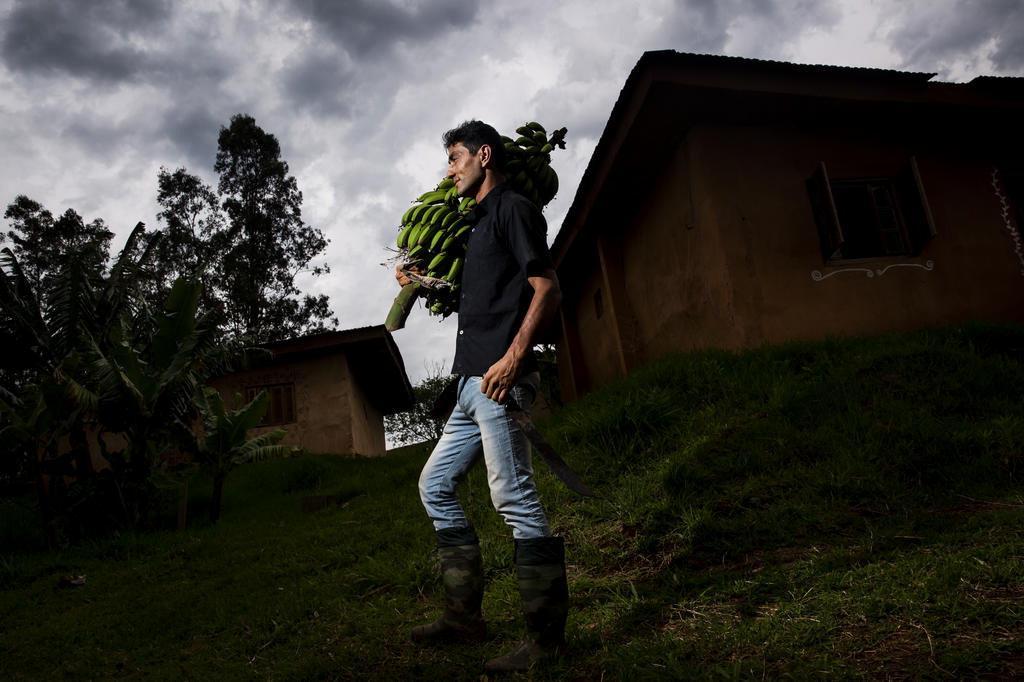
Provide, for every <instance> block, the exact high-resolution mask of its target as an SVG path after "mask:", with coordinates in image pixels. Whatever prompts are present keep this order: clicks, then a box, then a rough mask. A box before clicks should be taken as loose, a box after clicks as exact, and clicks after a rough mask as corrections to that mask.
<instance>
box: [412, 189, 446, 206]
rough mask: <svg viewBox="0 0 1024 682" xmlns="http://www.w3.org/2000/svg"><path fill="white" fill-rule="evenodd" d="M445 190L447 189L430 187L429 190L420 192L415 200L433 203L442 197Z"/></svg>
mask: <svg viewBox="0 0 1024 682" xmlns="http://www.w3.org/2000/svg"><path fill="white" fill-rule="evenodd" d="M447 191H448V190H444V189H432V190H430V191H429V192H424V193H423V194H421V195H420V196H419V198H418V199H417V200H416V201H419V202H422V203H424V204H433V203H436V202H438V201H440V200H441V199H444V195H445V194H446V193H447Z"/></svg>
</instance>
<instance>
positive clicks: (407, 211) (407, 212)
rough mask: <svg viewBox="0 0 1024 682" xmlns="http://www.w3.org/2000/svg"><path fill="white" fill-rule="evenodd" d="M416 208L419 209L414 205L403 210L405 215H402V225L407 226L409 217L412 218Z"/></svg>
mask: <svg viewBox="0 0 1024 682" xmlns="http://www.w3.org/2000/svg"><path fill="white" fill-rule="evenodd" d="M417 208H419V206H416V205H415V204H414V205H412V206H410V207H409V208H407V209H405V213H403V214H402V224H403V225H408V224H409V222H410V216H412V213H413V211H415V210H416V209H417Z"/></svg>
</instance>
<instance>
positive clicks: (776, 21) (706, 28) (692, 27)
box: [657, 0, 841, 57]
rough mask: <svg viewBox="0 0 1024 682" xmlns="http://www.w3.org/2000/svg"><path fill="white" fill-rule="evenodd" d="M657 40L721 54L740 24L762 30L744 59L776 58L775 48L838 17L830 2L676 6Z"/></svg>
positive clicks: (706, 1)
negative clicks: (772, 56) (737, 22)
mask: <svg viewBox="0 0 1024 682" xmlns="http://www.w3.org/2000/svg"><path fill="white" fill-rule="evenodd" d="M674 9H675V11H674V12H672V14H671V15H670V16H669V17H667V18H666V19H665V21H664V24H663V28H662V30H661V31H660V33H659V35H658V36H657V38H659V39H661V40H665V41H666V44H665V45H664V47H665V48H669V49H674V50H679V51H681V52H696V53H708V54H721V53H722V52H723V51H724V50H725V47H726V44H727V43H728V41H729V38H730V35H729V30H730V28H731V27H732V25H733V24H734V22H736V21H737V20H739V19H741V18H742V19H743V20H744V21H746V22H748V23H750V22H753V23H757V24H758V25H759V26H761V27H762V34H763V40H762V41H761V42H760V43H759V44H757V45H753V46H745V48H746V49H745V51H746V50H753V53H749V52H748V53H746V54H744V55H743V56H745V57H767V56H768V55H777V54H778V48H779V47H780V45H782V44H784V43H785V42H786V41H787V40H789V39H791V38H793V37H795V36H797V35H799V34H800V33H802V32H803V31H805V30H807V29H809V28H812V27H820V26H831V25H834V24H835V23H836V22H838V21H839V19H840V17H841V12H840V11H839V8H838V2H837V1H835V0H829V1H821V0H677V2H676V3H675V7H674Z"/></svg>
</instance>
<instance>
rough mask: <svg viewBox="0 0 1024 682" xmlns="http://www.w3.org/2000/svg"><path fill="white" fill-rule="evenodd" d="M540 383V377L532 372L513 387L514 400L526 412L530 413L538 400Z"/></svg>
mask: <svg viewBox="0 0 1024 682" xmlns="http://www.w3.org/2000/svg"><path fill="white" fill-rule="evenodd" d="M539 383H540V375H539V374H538V373H537V372H531V373H530V374H527V375H525V376H523V377H521V378H520V379H519V382H518V383H517V384H516V385H515V386H513V387H512V398H513V399H514V400H515V401H516V404H518V405H519V407H520V408H522V409H523V410H524V411H526V412H529V411H530V408H531V407H533V403H534V402H536V400H537V388H538V384H539Z"/></svg>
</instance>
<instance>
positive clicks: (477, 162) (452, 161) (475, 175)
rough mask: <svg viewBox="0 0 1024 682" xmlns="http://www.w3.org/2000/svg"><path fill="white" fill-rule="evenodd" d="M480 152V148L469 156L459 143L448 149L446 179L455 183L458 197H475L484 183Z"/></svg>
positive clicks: (481, 149) (467, 151) (463, 146)
mask: <svg viewBox="0 0 1024 682" xmlns="http://www.w3.org/2000/svg"><path fill="white" fill-rule="evenodd" d="M481 151H483V148H482V147H481V148H480V149H478V150H477V152H476V154H470V153H469V150H468V149H466V147H465V145H463V144H462V143H461V142H456V143H455V144H453V145H452V146H451V147H448V177H449V178H451V179H452V180H454V181H455V186H456V187H457V188H458V194H459V196H460V197H471V196H475V195H476V191H477V189H479V187H480V183H482V182H483V181H484V167H483V162H482V159H481V154H480V152H481Z"/></svg>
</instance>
